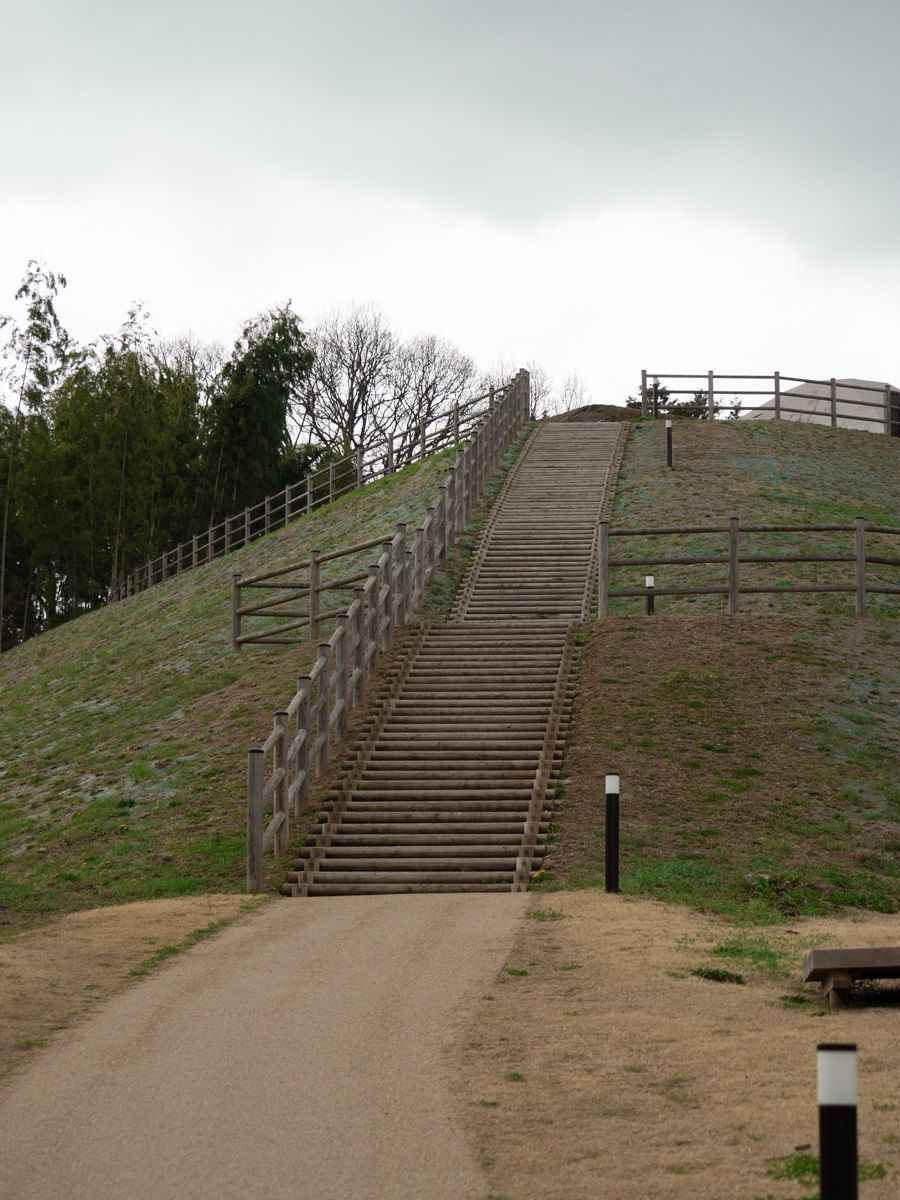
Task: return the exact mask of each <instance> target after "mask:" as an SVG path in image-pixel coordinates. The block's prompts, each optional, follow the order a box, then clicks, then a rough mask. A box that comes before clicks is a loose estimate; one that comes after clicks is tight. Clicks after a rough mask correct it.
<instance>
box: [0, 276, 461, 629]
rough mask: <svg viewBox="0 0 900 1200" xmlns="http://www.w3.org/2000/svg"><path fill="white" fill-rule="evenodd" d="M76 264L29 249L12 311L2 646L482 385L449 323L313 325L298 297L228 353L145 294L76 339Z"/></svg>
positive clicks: (6, 366) (0, 510) (2, 333)
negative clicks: (100, 328)
mask: <svg viewBox="0 0 900 1200" xmlns="http://www.w3.org/2000/svg"><path fill="white" fill-rule="evenodd" d="M65 287H66V279H65V277H64V276H63V275H60V274H58V273H55V272H51V271H48V270H47V269H46V268H44V267H43V266H41V265H39V264H37V263H34V262H32V263H30V264H29V265H28V269H27V271H26V274H25V277H24V279H23V280H22V283H21V285H20V287H19V289H18V291H17V292H16V297H15V299H16V302H17V306H18V313H17V315H10V316H0V355H2V357H0V472H2V473H0V519H2V528H0V650H2V649H7V648H9V647H10V646H12V645H15V644H17V643H18V642H21V641H23V640H24V639H26V638H28V637H31V636H33V635H34V634H36V633H39V632H40V631H41V630H43V629H46V628H49V627H51V626H54V625H57V624H59V623H60V622H62V621H65V620H68V619H69V618H71V617H73V616H76V615H78V614H79V613H82V612H84V611H87V610H89V609H92V608H95V607H97V606H98V605H102V604H104V603H105V602H106V600H107V598H108V596H109V594H110V591H111V589H112V587H113V586H114V585H115V581H116V580H117V579H118V578H119V577H121V576H122V575H125V574H128V573H129V572H131V571H132V570H134V569H135V568H136V567H137V566H139V565H140V564H142V563H144V562H146V561H147V560H148V559H150V558H154V557H156V556H157V555H158V554H160V553H162V551H164V550H167V549H169V548H170V547H171V546H173V545H175V544H177V543H179V542H184V541H187V540H189V539H190V538H191V536H192V535H193V534H194V533H198V532H200V531H201V530H203V529H206V528H207V527H208V526H209V525H211V524H214V523H217V522H218V521H220V520H221V519H222V518H223V517H224V516H226V515H229V514H231V513H234V512H237V511H240V510H241V509H243V508H244V507H245V506H247V505H252V504H255V503H257V502H258V501H259V500H261V499H262V498H263V497H264V496H266V495H271V494H273V493H275V492H277V491H279V490H280V489H281V488H283V487H284V486H285V484H287V483H296V482H299V481H301V480H302V479H304V478H305V477H306V475H307V474H309V473H310V472H311V471H312V470H315V469H316V468H318V467H320V466H322V465H324V464H327V462H328V461H329V459H330V458H332V457H339V456H343V455H346V454H348V453H350V452H351V451H353V450H354V449H355V448H357V447H358V446H360V445H370V444H371V443H372V442H373V441H376V440H379V439H381V438H383V437H386V436H388V435H392V436H394V438H395V462H396V463H397V464H398V465H402V464H403V463H404V462H405V461H408V460H409V459H410V458H411V456H412V452H413V447H414V445H415V442H416V438H417V432H418V429H419V423H420V421H421V419H422V418H423V417H425V418H427V419H431V418H433V417H435V416H438V415H440V414H441V413H443V412H445V411H449V409H450V408H452V406H453V404H454V403H456V402H462V401H464V400H465V399H466V398H467V397H468V396H470V395H472V394H473V393H474V392H475V390H476V388H478V387H479V386H480V385H481V384H482V382H484V380H483V378H479V376H478V375H477V373H476V370H475V366H474V364H473V362H472V360H471V359H469V358H468V357H466V356H465V355H464V354H463V353H462V352H461V351H460V350H458V349H457V348H456V347H455V346H454V345H452V344H451V343H449V342H446V341H444V340H442V339H440V338H437V337H433V336H430V337H418V338H415V339H412V340H406V341H404V340H403V339H401V338H400V337H398V336H397V335H396V334H395V333H394V332H393V331H392V330H391V329H390V328H389V326H388V324H387V322H386V320H385V319H384V317H383V316H382V315H381V314H379V313H378V312H376V311H374V310H372V309H355V310H352V311H351V312H349V313H344V314H341V315H335V316H333V317H330V318H329V319H327V320H325V321H323V322H322V323H321V324H319V325H318V326H315V327H313V328H311V329H305V328H304V327H303V323H302V321H301V319H300V317H299V316H298V314H297V313H296V312H295V311H294V309H293V308H292V305H291V303H290V301H288V302H287V303H285V304H283V305H281V306H279V307H276V308H273V309H271V310H269V311H267V312H264V313H262V314H260V315H259V316H256V317H254V318H253V319H251V320H249V321H247V322H246V324H245V325H244V326H243V328H242V330H241V332H240V335H239V336H238V338H237V339H236V341H235V343H234V345H233V346H232V348H231V349H230V351H226V350H225V349H223V348H222V347H221V346H219V345H216V344H204V343H202V342H199V341H197V340H196V339H194V338H192V337H184V338H179V339H175V340H165V339H160V338H159V337H158V336H157V335H156V334H155V333H154V332H153V331H152V329H151V328H150V324H149V319H148V315H147V313H146V312H145V311H144V310H143V308H142V307H141V306H139V305H136V306H135V307H133V308H132V310H131V311H130V312H129V313H128V316H127V318H126V320H125V322H124V323H123V325H122V327H121V329H120V330H118V331H117V332H116V333H115V334H112V335H108V336H104V337H101V338H99V339H98V340H97V341H96V342H93V343H91V344H89V345H80V344H78V343H77V342H76V341H75V339H73V338H72V337H71V336H70V334H69V333H68V332H67V330H66V329H65V327H64V326H63V323H62V321H61V319H60V316H59V313H58V311H57V301H58V298H59V294H60V292H61V291H62V289H64V288H65Z"/></svg>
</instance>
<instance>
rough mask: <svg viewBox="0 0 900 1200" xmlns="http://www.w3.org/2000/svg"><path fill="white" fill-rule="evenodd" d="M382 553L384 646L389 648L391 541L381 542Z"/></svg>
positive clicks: (391, 637) (391, 638) (391, 633)
mask: <svg viewBox="0 0 900 1200" xmlns="http://www.w3.org/2000/svg"><path fill="white" fill-rule="evenodd" d="M381 552H382V554H386V555H387V562H386V563H385V565H384V586H385V589H386V594H385V597H384V608H385V614H384V615H385V631H384V648H385V650H390V648H391V646H392V644H393V641H394V546H393V543H392V542H382V543H381Z"/></svg>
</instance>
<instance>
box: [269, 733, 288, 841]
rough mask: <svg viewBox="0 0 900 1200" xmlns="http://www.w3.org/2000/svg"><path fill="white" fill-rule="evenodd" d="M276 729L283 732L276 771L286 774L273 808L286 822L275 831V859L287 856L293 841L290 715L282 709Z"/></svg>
mask: <svg viewBox="0 0 900 1200" xmlns="http://www.w3.org/2000/svg"><path fill="white" fill-rule="evenodd" d="M275 728H276V729H280V730H281V737H280V738H279V739H278V741H277V742H276V743H275V755H274V757H275V770H276V771H283V772H284V774H283V775H282V776H281V779H280V780H279V781H278V783H276V784H275V795H274V797H273V808H274V811H275V812H276V813H284V820H283V821H282V822H281V825H280V826H279V827H278V829H276V830H275V844H274V847H273V848H274V850H275V857H276V858H280V857H281V855H282V854H287V851H288V846H289V845H290V841H291V826H290V815H289V813H288V801H287V796H288V771H287V747H288V715H287V713H286V712H285V711H284V710H283V709H281V710H280V711H279V712H277V713H276V714H275Z"/></svg>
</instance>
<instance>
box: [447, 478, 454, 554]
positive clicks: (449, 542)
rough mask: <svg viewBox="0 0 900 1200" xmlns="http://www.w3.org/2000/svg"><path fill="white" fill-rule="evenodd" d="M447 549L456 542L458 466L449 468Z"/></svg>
mask: <svg viewBox="0 0 900 1200" xmlns="http://www.w3.org/2000/svg"><path fill="white" fill-rule="evenodd" d="M446 520H447V547H448V549H449V548H451V547H452V546H453V543H454V542H455V541H456V464H455V463H452V464H451V465H450V466H449V467H448V468H447V512H446Z"/></svg>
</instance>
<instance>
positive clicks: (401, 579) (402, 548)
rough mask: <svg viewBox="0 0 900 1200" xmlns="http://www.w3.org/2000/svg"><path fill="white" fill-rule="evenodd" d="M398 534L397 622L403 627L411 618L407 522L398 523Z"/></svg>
mask: <svg viewBox="0 0 900 1200" xmlns="http://www.w3.org/2000/svg"><path fill="white" fill-rule="evenodd" d="M397 533H398V534H399V535H400V540H399V542H398V543H397V575H398V585H399V586H398V590H397V599H398V605H397V609H398V611H397V620H398V621H399V622H400V624H401V625H405V624H406V623H407V622H408V621H409V618H410V612H409V606H408V604H407V592H408V588H407V585H406V521H398V522H397Z"/></svg>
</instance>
